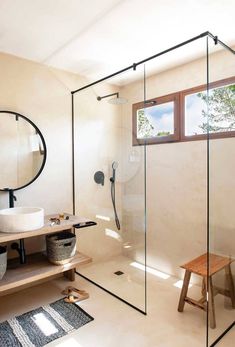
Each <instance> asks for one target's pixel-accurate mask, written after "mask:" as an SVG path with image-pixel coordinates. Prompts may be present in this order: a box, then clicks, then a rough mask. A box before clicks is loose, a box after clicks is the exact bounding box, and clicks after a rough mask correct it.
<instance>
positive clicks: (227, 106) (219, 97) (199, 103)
mask: <svg viewBox="0 0 235 347" xmlns="http://www.w3.org/2000/svg"><path fill="white" fill-rule="evenodd" d="M208 111H209V113H208V119H207V92H206V91H202V92H198V93H194V94H189V95H186V96H185V135H186V136H193V135H201V134H206V133H207V129H208V130H209V132H210V133H221V132H229V131H234V130H235V84H230V85H227V86H223V87H219V88H213V89H211V90H210V91H209V109H208Z"/></svg>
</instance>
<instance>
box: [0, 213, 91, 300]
mask: <svg viewBox="0 0 235 347" xmlns="http://www.w3.org/2000/svg"><path fill="white" fill-rule="evenodd" d="M55 216H58V214H57V215H50V216H46V217H45V224H44V226H43V227H42V228H41V229H37V230H31V231H26V232H20V233H3V232H0V244H4V243H7V242H9V241H14V240H19V239H27V238H30V237H38V236H43V235H45V236H46V235H47V234H51V233H57V232H62V231H64V230H69V231H71V232H75V230H76V229H74V227H73V226H74V225H77V224H80V223H81V224H84V223H86V222H89V220H87V219H85V218H82V217H78V216H74V215H71V214H67V213H66V216H69V219H68V220H61V222H60V224H59V225H57V224H54V225H51V222H50V218H51V217H55ZM88 226H90V224H87V227H88ZM26 259H27V263H26V264H23V265H22V264H19V259H18V258H17V259H12V260H8V264H7V271H6V273H5V275H4V277H3V279H2V280H0V296H3V295H7V294H11V293H13V292H16V291H18V290H20V289H24V288H26V287H30V286H32V285H36V284H39V283H42V282H45V281H48V280H50V279H52V278H54V277H59V276H61V274H64V275H65V276H66V277H67V278H68V279H69V280H70V281H74V280H75V269H76V267H77V266H79V265H81V264H87V263H90V262H91V261H92V259H91V258H90V257H88V256H86V255H84V254H82V253H79V252H77V253H76V255H75V257H74V258H73V259H72V260H71V261H70V262H69V263H67V264H65V265H54V264H51V263H50V262H49V261H48V259H47V257H46V256H45V255H43V254H42V253H35V254H31V255H27V257H26Z"/></svg>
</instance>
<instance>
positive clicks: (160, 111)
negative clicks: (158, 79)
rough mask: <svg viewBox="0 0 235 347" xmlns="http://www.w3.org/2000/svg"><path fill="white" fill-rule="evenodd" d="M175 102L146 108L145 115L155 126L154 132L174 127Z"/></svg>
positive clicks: (169, 129)
mask: <svg viewBox="0 0 235 347" xmlns="http://www.w3.org/2000/svg"><path fill="white" fill-rule="evenodd" d="M173 107H174V103H173V102H167V103H165V104H161V105H155V106H151V107H148V108H146V109H145V115H146V116H147V118H148V119H149V121H150V123H151V124H152V125H153V126H154V132H155V133H158V132H160V131H169V132H170V133H173V129H174V112H173Z"/></svg>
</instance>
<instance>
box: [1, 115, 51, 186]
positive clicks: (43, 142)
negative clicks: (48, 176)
mask: <svg viewBox="0 0 235 347" xmlns="http://www.w3.org/2000/svg"><path fill="white" fill-rule="evenodd" d="M0 113H9V114H12V115H15V116H16V118H17V119H18V117H20V118H23V119H24V120H26V121H27V122H29V123H30V124H31V125H32V127H33V128H34V129H35V130H36V132H37V134H38V135H39V136H40V138H41V140H42V144H43V147H44V156H43V161H42V165H41V167H40V170H39V171H38V173H37V174H36V176H34V177H33V179H32V180H31V181H30V182H28V183H27V184H24V185H23V186H21V187H18V188H10V187H8V188H7V187H6V188H4V189H0V191H2V192H6V191H8V192H10V191H16V190H20V189H23V188H25V187H27V186H29V185H30V184H31V183H33V182H34V181H35V180H36V179H37V178H38V177H39V176H40V174H41V173H42V170H43V169H44V166H45V164H46V159H47V147H46V142H45V139H44V137H43V135H42V133H41V131H40V130H39V128H38V127H37V126H36V125H35V124H34V123H33V122H32V121H31V120H30V119H29V118H27V117H25V116H23V115H22V114H20V113H18V112H14V111H0Z"/></svg>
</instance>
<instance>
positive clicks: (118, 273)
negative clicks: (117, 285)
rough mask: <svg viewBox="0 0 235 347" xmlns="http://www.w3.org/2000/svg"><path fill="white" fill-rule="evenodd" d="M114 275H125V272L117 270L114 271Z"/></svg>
mask: <svg viewBox="0 0 235 347" xmlns="http://www.w3.org/2000/svg"><path fill="white" fill-rule="evenodd" d="M114 275H117V276H121V275H124V272H122V271H116V272H114Z"/></svg>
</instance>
